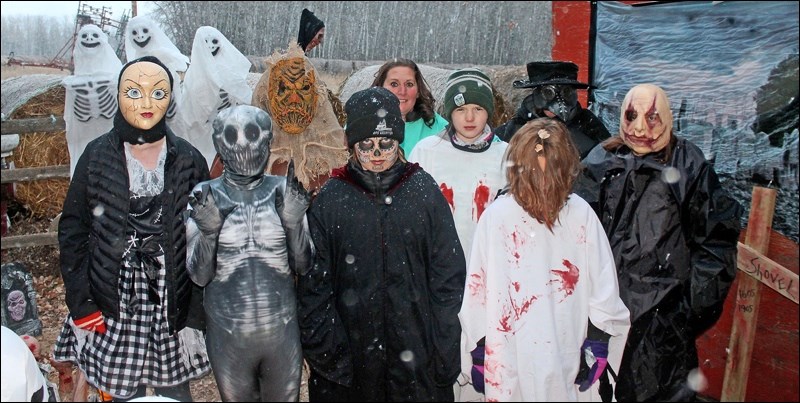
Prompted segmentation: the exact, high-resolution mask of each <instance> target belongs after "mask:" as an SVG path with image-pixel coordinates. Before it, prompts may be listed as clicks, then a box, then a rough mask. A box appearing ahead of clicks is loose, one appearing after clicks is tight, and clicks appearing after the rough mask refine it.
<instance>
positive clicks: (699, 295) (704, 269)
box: [575, 139, 742, 402]
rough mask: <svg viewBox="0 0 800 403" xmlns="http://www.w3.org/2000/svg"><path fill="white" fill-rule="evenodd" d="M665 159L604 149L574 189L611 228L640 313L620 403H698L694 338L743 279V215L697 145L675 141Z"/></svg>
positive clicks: (624, 286) (623, 276) (627, 297)
mask: <svg viewBox="0 0 800 403" xmlns="http://www.w3.org/2000/svg"><path fill="white" fill-rule="evenodd" d="M663 157H664V155H661V153H654V154H649V155H646V156H643V157H638V156H635V155H634V154H633V153H632V152H631V151H630V149H629V148H627V147H626V146H624V145H623V146H621V147H619V148H618V149H617V150H615V151H614V152H609V151H606V150H605V149H604V148H603V146H602V145H598V146H597V147H595V148H594V150H592V152H591V153H590V154H589V155H588V156H587V157H586V158H585V159H584V160H583V165H584V175H583V176H582V177H581V178H579V180H578V182H577V183H576V188H575V190H576V193H578V194H579V195H580V196H581V197H583V198H584V199H585V200H586V201H587V202H589V203H590V204H591V205H592V206H593V207H594V208H595V211H596V212H597V214H598V216H599V217H600V220H601V221H602V223H603V227H604V228H605V230H606V234H607V235H608V239H609V241H610V244H611V248H612V250H613V253H614V260H615V263H616V266H617V275H618V278H619V289H620V297H621V298H622V300H623V302H625V305H626V306H627V307H628V309H629V310H630V312H631V330H630V333H629V334H628V340H627V343H626V347H625V352H624V355H623V357H622V364H621V368H620V369H619V371H618V374H619V378H618V380H617V390H616V397H617V400H618V401H638V402H642V401H687V400H688V399H690V398H691V396H692V394H693V392H691V391H690V390H688V388H686V379H687V375H688V374H689V371H691V370H692V369H694V368H697V350H696V347H695V338H696V337H697V336H698V335H700V334H701V333H702V332H704V331H705V330H707V329H708V328H710V327H711V326H712V325H713V324H714V323H715V322H716V321H717V319H719V316H720V314H721V313H722V306H723V304H724V302H725V297H726V295H727V293H728V290H729V288H730V286H731V283H732V282H733V279H734V276H735V274H736V272H737V269H736V251H737V241H738V238H739V232H740V229H741V228H740V217H741V214H742V207H741V206H740V205H739V203H738V202H736V201H735V200H734V199H732V198H731V197H730V196H729V195H728V194H727V192H726V191H724V190H723V189H722V187H721V186H720V183H719V180H718V178H717V174H716V173H715V171H714V168H713V165H712V164H711V163H709V162H708V161H707V160H706V159H705V157H704V156H703V152H702V151H701V150H700V149H699V148H698V147H697V146H695V145H694V144H692V143H691V142H689V141H686V140H684V139H677V140H675V141H674V145H673V148H672V156H671V157H670V158H669V160H668V162H667V163H663V162H661V161H663V160H664V158H663Z"/></svg>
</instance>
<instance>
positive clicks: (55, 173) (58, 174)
mask: <svg viewBox="0 0 800 403" xmlns="http://www.w3.org/2000/svg"><path fill="white" fill-rule="evenodd" d="M58 178H67V179H69V165H56V166H50V167H35V168H14V169H4V170H3V174H2V175H0V183H14V182H30V181H37V180H41V179H58Z"/></svg>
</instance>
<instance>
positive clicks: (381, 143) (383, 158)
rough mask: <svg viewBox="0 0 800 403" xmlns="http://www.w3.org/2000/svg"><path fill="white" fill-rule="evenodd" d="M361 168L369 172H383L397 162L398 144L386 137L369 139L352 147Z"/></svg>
mask: <svg viewBox="0 0 800 403" xmlns="http://www.w3.org/2000/svg"><path fill="white" fill-rule="evenodd" d="M354 148H355V150H356V156H357V158H358V162H360V163H361V167H362V168H364V169H366V170H367V171H370V172H383V171H385V170H387V169H389V168H391V167H392V165H394V163H395V161H397V158H398V155H397V150H398V149H399V143H398V142H397V140H395V139H390V138H388V137H369V138H367V139H365V140H361V141H359V142H358V143H356V144H355V146H354Z"/></svg>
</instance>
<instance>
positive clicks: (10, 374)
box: [0, 326, 48, 402]
mask: <svg viewBox="0 0 800 403" xmlns="http://www.w3.org/2000/svg"><path fill="white" fill-rule="evenodd" d="M2 328H3V329H2V336H3V339H2V350H0V362H2V372H0V378H2V382H0V383H1V386H2V387H0V401H3V402H30V401H31V396H33V394H34V393H35V392H36V391H38V390H39V389H42V388H44V396H43V401H45V402H46V401H47V397H48V396H47V388H45V387H44V385H45V379H44V375H42V371H41V370H40V369H39V364H38V363H37V362H36V358H34V357H33V353H31V350H29V349H28V346H27V345H26V344H25V342H24V341H23V340H22V338H21V337H19V335H17V334H16V333H14V331H13V330H11V329H9V328H7V327H5V326H2Z"/></svg>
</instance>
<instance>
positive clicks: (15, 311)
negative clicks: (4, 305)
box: [7, 290, 28, 322]
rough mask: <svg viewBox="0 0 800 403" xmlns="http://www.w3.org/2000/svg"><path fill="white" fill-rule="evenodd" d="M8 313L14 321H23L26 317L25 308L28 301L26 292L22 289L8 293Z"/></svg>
mask: <svg viewBox="0 0 800 403" xmlns="http://www.w3.org/2000/svg"><path fill="white" fill-rule="evenodd" d="M7 302H8V315H9V316H11V319H13V320H14V321H17V322H19V321H21V320H22V319H23V318H25V308H26V307H27V306H28V303H27V302H26V301H25V294H23V293H22V291H20V290H14V291H11V292H10V293H9V294H8V301H7Z"/></svg>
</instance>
